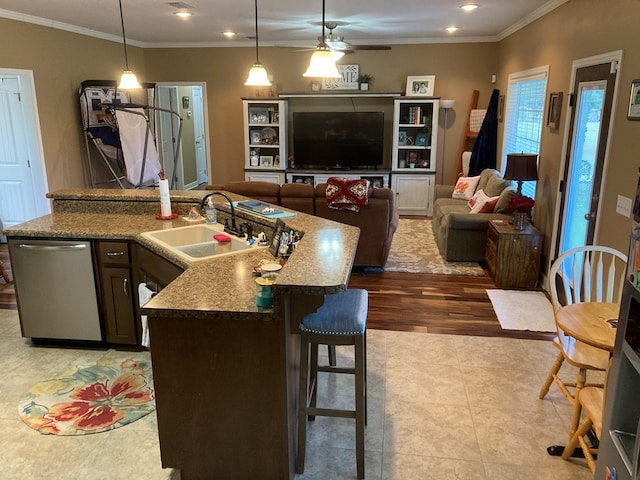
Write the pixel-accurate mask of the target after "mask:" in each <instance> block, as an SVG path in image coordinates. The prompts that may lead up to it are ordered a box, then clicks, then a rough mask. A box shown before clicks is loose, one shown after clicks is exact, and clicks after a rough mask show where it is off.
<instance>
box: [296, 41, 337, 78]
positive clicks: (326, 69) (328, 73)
mask: <svg viewBox="0 0 640 480" xmlns="http://www.w3.org/2000/svg"><path fill="white" fill-rule="evenodd" d="M303 76H305V77H322V78H340V77H341V76H342V75H340V72H338V67H336V59H335V58H334V56H333V52H332V51H331V49H330V48H329V47H327V46H326V45H325V44H320V45H318V47H317V48H316V51H315V52H313V55H311V61H310V62H309V68H307V71H306V72H304V73H303Z"/></svg>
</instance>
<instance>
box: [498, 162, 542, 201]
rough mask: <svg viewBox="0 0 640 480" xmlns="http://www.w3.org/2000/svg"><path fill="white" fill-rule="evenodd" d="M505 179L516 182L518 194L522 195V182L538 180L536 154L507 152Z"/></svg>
mask: <svg viewBox="0 0 640 480" xmlns="http://www.w3.org/2000/svg"><path fill="white" fill-rule="evenodd" d="M503 178H504V179H505V180H515V181H517V182H518V195H522V182H526V181H529V180H538V154H536V153H509V154H507V169H506V170H505V172H504V177H503Z"/></svg>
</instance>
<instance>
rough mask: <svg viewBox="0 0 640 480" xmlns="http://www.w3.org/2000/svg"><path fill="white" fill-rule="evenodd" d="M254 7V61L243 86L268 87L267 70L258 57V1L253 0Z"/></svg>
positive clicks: (269, 83)
mask: <svg viewBox="0 0 640 480" xmlns="http://www.w3.org/2000/svg"><path fill="white" fill-rule="evenodd" d="M254 5H255V10H256V61H255V62H254V64H253V66H252V67H251V70H249V77H248V78H247V81H246V82H244V84H245V85H247V86H251V87H269V86H271V82H270V81H269V76H268V75H267V70H266V69H265V68H264V66H263V65H262V63H260V57H259V56H258V0H254Z"/></svg>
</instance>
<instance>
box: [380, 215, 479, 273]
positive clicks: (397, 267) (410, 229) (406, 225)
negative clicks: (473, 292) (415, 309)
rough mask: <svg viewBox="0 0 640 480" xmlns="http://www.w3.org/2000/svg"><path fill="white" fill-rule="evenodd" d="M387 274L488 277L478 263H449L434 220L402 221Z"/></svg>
mask: <svg viewBox="0 0 640 480" xmlns="http://www.w3.org/2000/svg"><path fill="white" fill-rule="evenodd" d="M384 269H385V271H387V272H409V273H439V274H445V275H484V270H483V269H482V267H481V266H480V264H479V263H476V262H445V261H444V260H443V258H442V255H440V251H439V250H438V245H436V240H435V238H434V237H433V231H432V230H431V220H430V219H425V218H401V219H400V222H399V223H398V229H397V230H396V233H395V234H394V236H393V241H392V242H391V250H390V252H389V259H388V260H387V263H386V264H385V266H384Z"/></svg>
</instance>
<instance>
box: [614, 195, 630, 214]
mask: <svg viewBox="0 0 640 480" xmlns="http://www.w3.org/2000/svg"><path fill="white" fill-rule="evenodd" d="M616 213H619V214H620V215H624V216H625V217H630V216H631V199H630V198H627V197H623V196H622V195H618V201H617V202H616Z"/></svg>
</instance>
